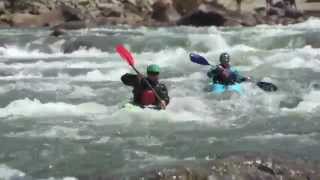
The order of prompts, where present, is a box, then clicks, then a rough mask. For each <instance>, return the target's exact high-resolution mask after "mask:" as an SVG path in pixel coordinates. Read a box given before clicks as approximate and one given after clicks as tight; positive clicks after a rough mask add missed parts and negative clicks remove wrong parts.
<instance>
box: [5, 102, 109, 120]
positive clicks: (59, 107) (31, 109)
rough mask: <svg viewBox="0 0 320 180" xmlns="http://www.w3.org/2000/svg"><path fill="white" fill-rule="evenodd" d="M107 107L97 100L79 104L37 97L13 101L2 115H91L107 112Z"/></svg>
mask: <svg viewBox="0 0 320 180" xmlns="http://www.w3.org/2000/svg"><path fill="white" fill-rule="evenodd" d="M107 112H108V109H107V107H105V106H103V105H101V104H97V103H95V102H88V103H82V104H78V105H73V104H67V103H63V102H56V103H54V102H49V103H42V102H40V101H39V100H37V99H34V100H31V99H29V98H25V99H20V100H15V101H12V102H11V103H10V104H9V105H7V106H6V107H4V108H0V117H8V116H25V117H56V116H90V115H92V114H93V115H94V114H105V113H107Z"/></svg>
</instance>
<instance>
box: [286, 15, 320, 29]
mask: <svg viewBox="0 0 320 180" xmlns="http://www.w3.org/2000/svg"><path fill="white" fill-rule="evenodd" d="M287 28H299V29H300V28H303V29H309V30H310V29H320V19H319V18H315V17H310V18H309V19H308V20H307V21H304V22H301V23H297V24H290V25H288V26H287Z"/></svg>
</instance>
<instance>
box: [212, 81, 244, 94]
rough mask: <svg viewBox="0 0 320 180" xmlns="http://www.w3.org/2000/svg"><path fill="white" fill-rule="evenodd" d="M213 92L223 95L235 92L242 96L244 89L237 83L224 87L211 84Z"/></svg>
mask: <svg viewBox="0 0 320 180" xmlns="http://www.w3.org/2000/svg"><path fill="white" fill-rule="evenodd" d="M211 91H212V92H214V93H216V94H221V93H224V92H235V93H238V94H242V88H241V85H240V84H239V83H235V84H232V85H224V84H219V83H214V84H211Z"/></svg>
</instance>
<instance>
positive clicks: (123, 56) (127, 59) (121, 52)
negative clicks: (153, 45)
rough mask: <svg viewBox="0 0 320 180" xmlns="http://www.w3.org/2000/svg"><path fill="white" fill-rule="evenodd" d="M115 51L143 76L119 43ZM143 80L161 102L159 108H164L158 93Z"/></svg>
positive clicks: (128, 53)
mask: <svg viewBox="0 0 320 180" xmlns="http://www.w3.org/2000/svg"><path fill="white" fill-rule="evenodd" d="M116 51H117V52H118V54H120V56H121V57H122V59H124V60H125V61H127V63H128V64H129V65H130V66H131V67H132V69H133V70H134V71H135V72H136V73H137V74H138V75H140V76H143V75H142V74H141V73H140V72H139V71H138V70H137V69H136V67H135V66H134V64H135V61H134V59H133V56H132V55H131V53H130V52H129V51H128V50H127V49H126V48H125V47H124V46H123V45H122V44H119V45H117V46H116ZM143 80H144V81H145V82H146V83H147V85H148V87H149V88H150V89H151V90H152V92H153V93H154V94H155V96H156V98H157V99H158V101H159V102H160V104H161V109H165V107H166V106H165V105H164V104H162V99H161V98H160V96H159V95H158V93H157V92H156V91H155V90H154V89H153V87H152V86H151V84H150V83H149V82H148V81H147V80H146V79H145V78H143Z"/></svg>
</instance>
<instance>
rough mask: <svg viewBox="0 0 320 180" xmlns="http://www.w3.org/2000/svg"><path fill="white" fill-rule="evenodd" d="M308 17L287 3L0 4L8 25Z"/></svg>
mask: <svg viewBox="0 0 320 180" xmlns="http://www.w3.org/2000/svg"><path fill="white" fill-rule="evenodd" d="M305 19H307V17H306V16H305V15H304V14H303V13H302V12H300V11H298V10H297V9H294V8H292V7H287V6H285V5H283V4H275V5H274V6H272V7H270V8H268V9H266V8H264V7H261V8H258V9H256V10H254V11H253V12H240V11H234V10H230V9H229V8H228V7H225V6H224V5H222V4H219V2H218V1H213V0H211V1H210V0H184V1H183V0H81V1H76V0H64V1H58V0H3V1H1V3H0V25H1V26H2V27H7V26H12V27H46V26H49V27H56V26H58V27H60V28H64V29H79V28H87V27H92V26H98V25H117V24H128V25H132V26H140V25H144V26H172V25H192V26H211V25H215V26H255V25H257V24H292V23H297V22H301V21H303V20H305Z"/></svg>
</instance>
